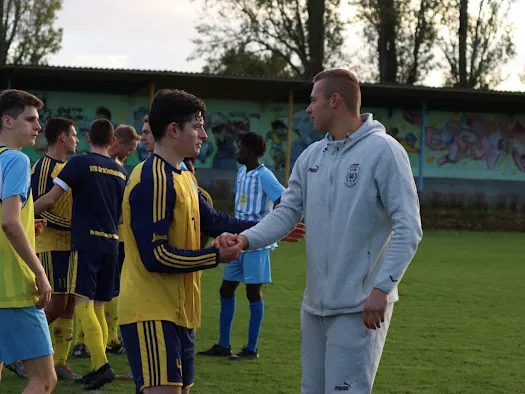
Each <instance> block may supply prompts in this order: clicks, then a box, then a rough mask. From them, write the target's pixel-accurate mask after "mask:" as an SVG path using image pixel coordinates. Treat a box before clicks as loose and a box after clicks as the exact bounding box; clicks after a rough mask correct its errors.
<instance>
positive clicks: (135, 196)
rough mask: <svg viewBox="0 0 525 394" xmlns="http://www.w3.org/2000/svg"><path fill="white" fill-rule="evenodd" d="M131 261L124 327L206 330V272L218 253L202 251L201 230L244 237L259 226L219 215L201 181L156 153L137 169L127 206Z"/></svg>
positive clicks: (124, 288) (122, 308) (123, 295)
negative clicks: (166, 324)
mask: <svg viewBox="0 0 525 394" xmlns="http://www.w3.org/2000/svg"><path fill="white" fill-rule="evenodd" d="M122 205H123V218H124V228H125V230H124V236H125V239H124V247H125V256H126V257H125V260H124V265H123V268H122V275H121V282H120V295H119V306H118V316H119V324H129V323H134V322H139V321H147V320H167V321H171V322H173V323H175V324H177V325H179V326H181V327H187V328H197V327H199V325H200V318H201V301H200V278H201V272H200V271H202V270H205V269H209V268H213V267H216V266H217V264H218V262H219V254H218V250H217V249H215V248H205V249H201V245H200V237H201V231H203V232H204V233H207V234H208V235H212V236H216V235H218V234H220V233H222V232H224V231H230V232H237V233H238V232H241V231H243V230H245V229H247V228H250V227H252V226H253V225H254V224H255V222H247V221H242V220H238V219H235V218H233V217H231V216H229V215H226V214H224V213H219V212H216V211H215V210H213V208H211V207H210V206H209V205H208V204H207V203H206V201H205V200H204V198H203V197H202V196H201V195H200V194H199V193H198V186H197V180H196V179H195V177H194V176H193V174H192V173H191V172H189V171H181V170H178V169H176V168H174V167H172V166H171V165H170V164H168V163H167V162H166V161H164V160H163V159H162V158H161V157H160V156H158V155H156V154H153V155H151V156H150V157H149V158H148V159H146V160H145V161H144V162H142V163H141V164H139V165H138V166H136V167H135V169H134V170H133V172H132V174H131V176H130V180H129V183H128V185H127V186H126V190H125V192H124V201H123V204H122Z"/></svg>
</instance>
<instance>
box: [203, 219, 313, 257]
mask: <svg viewBox="0 0 525 394" xmlns="http://www.w3.org/2000/svg"><path fill="white" fill-rule="evenodd" d="M305 234H306V230H305V226H304V223H302V222H300V223H299V224H297V226H295V228H294V229H293V230H292V231H291V232H290V233H289V234H288V235H287V236H286V237H284V238H283V239H282V240H281V241H285V242H299V241H301V239H303V238H304V236H305ZM211 246H212V247H214V248H217V249H219V256H220V261H221V263H231V262H232V261H234V260H236V259H237V258H238V257H239V255H240V254H241V252H242V251H243V250H245V249H246V248H248V239H247V238H246V237H245V236H244V235H239V234H231V233H222V234H221V235H219V236H218V237H217V238H215V239H214V240H213V242H212V243H211Z"/></svg>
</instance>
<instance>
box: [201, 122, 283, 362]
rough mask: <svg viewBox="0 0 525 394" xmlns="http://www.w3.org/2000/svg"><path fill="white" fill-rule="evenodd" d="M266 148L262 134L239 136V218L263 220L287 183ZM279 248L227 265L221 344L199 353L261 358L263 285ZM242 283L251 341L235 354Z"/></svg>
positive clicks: (252, 253) (245, 255)
mask: <svg viewBox="0 0 525 394" xmlns="http://www.w3.org/2000/svg"><path fill="white" fill-rule="evenodd" d="M265 151H266V142H265V141H264V138H263V137H262V136H261V135H259V134H256V133H252V132H250V133H245V134H242V135H241V136H240V137H239V142H238V152H237V161H238V162H239V164H241V165H242V167H241V168H240V169H239V172H238V173H237V180H236V182H235V187H234V192H235V217H236V218H239V219H243V220H253V221H260V220H261V219H262V218H263V217H264V216H266V214H268V213H269V212H270V211H271V210H272V209H273V207H274V205H275V204H278V203H279V201H280V199H281V194H282V193H283V192H284V186H283V185H281V184H280V183H279V181H278V180H277V178H276V177H275V175H274V174H273V173H272V172H271V171H270V170H269V169H268V168H266V167H265V166H264V165H263V164H261V162H260V159H261V157H262V156H263V155H264V153H265ZM276 247H277V244H275V243H274V244H272V245H269V246H266V247H264V248H262V249H259V250H254V251H249V252H243V253H242V254H241V255H240V256H239V258H238V259H237V260H235V261H234V262H232V263H230V264H228V265H226V267H225V268H224V278H223V281H222V285H221V289H220V295H221V315H220V337H219V343H218V344H216V345H213V346H212V347H211V348H210V349H208V350H205V351H202V352H199V353H198V354H199V355H203V356H226V357H229V358H230V359H231V360H242V359H255V358H258V357H259V355H258V353H257V342H258V339H259V333H260V330H261V325H262V320H263V315H264V301H263V299H262V285H263V284H264V283H270V282H271V273H270V252H271V251H272V250H273V249H275V248H276ZM239 282H244V284H245V285H246V295H247V297H248V301H249V302H250V323H249V328H248V344H247V345H246V346H244V347H243V349H242V350H241V351H240V352H239V353H237V354H233V352H232V350H231V346H230V335H231V329H232V321H233V316H234V314H235V290H236V289H237V286H238V285H239Z"/></svg>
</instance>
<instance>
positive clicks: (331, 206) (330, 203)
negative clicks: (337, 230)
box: [320, 146, 339, 313]
mask: <svg viewBox="0 0 525 394" xmlns="http://www.w3.org/2000/svg"><path fill="white" fill-rule="evenodd" d="M330 148H331V149H330ZM330 148H329V149H328V154H329V155H330V158H329V163H330V167H329V173H328V181H329V184H328V193H329V194H328V195H329V196H333V195H335V190H334V189H335V188H334V168H335V167H336V166H334V163H335V160H336V159H337V157H338V156H339V148H336V147H333V146H332V147H330ZM333 211H334V198H329V199H328V223H332V215H333ZM331 231H332V229H331V227H329V228H328V234H327V235H328V236H327V239H328V240H331V239H332V233H331ZM329 242H330V241H329ZM328 249H329V247H327V250H328ZM328 264H329V261H328V256H327V257H325V265H324V281H323V282H324V288H323V296H322V297H321V300H320V302H321V313H322V312H323V309H324V304H325V303H324V300H325V297H326V288H327V286H328V283H327V282H328V281H327V278H328Z"/></svg>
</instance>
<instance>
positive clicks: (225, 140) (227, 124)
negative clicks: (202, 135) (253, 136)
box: [199, 112, 250, 171]
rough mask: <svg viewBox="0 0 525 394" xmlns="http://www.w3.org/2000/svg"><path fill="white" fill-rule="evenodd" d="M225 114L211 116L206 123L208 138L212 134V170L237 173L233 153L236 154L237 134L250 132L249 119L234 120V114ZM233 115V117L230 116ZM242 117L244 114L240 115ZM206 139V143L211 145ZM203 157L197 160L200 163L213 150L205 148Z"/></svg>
mask: <svg viewBox="0 0 525 394" xmlns="http://www.w3.org/2000/svg"><path fill="white" fill-rule="evenodd" d="M229 115H230V116H227V115H226V114H224V113H222V112H217V113H214V114H212V115H211V116H210V117H209V118H208V119H207V122H206V125H205V127H206V130H207V131H210V130H211V133H208V136H209V135H210V134H212V136H213V140H214V145H215V156H214V157H213V162H212V166H211V167H212V168H217V169H219V168H220V169H222V170H232V171H237V167H238V166H237V160H236V159H235V152H237V138H238V136H239V133H242V132H247V131H250V121H249V119H247V118H245V119H240V120H237V119H235V118H237V117H238V115H237V116H235V114H229ZM232 115H233V116H232ZM241 115H244V114H241ZM231 118H233V119H231ZM209 140H210V139H209V138H208V143H211V141H209ZM204 152H205V155H206V156H205V157H201V158H199V159H200V160H201V162H202V161H203V159H204V161H205V160H206V159H207V158H208V157H209V156H211V154H212V152H213V150H212V149H210V146H209V145H208V146H206V147H205V149H204Z"/></svg>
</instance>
